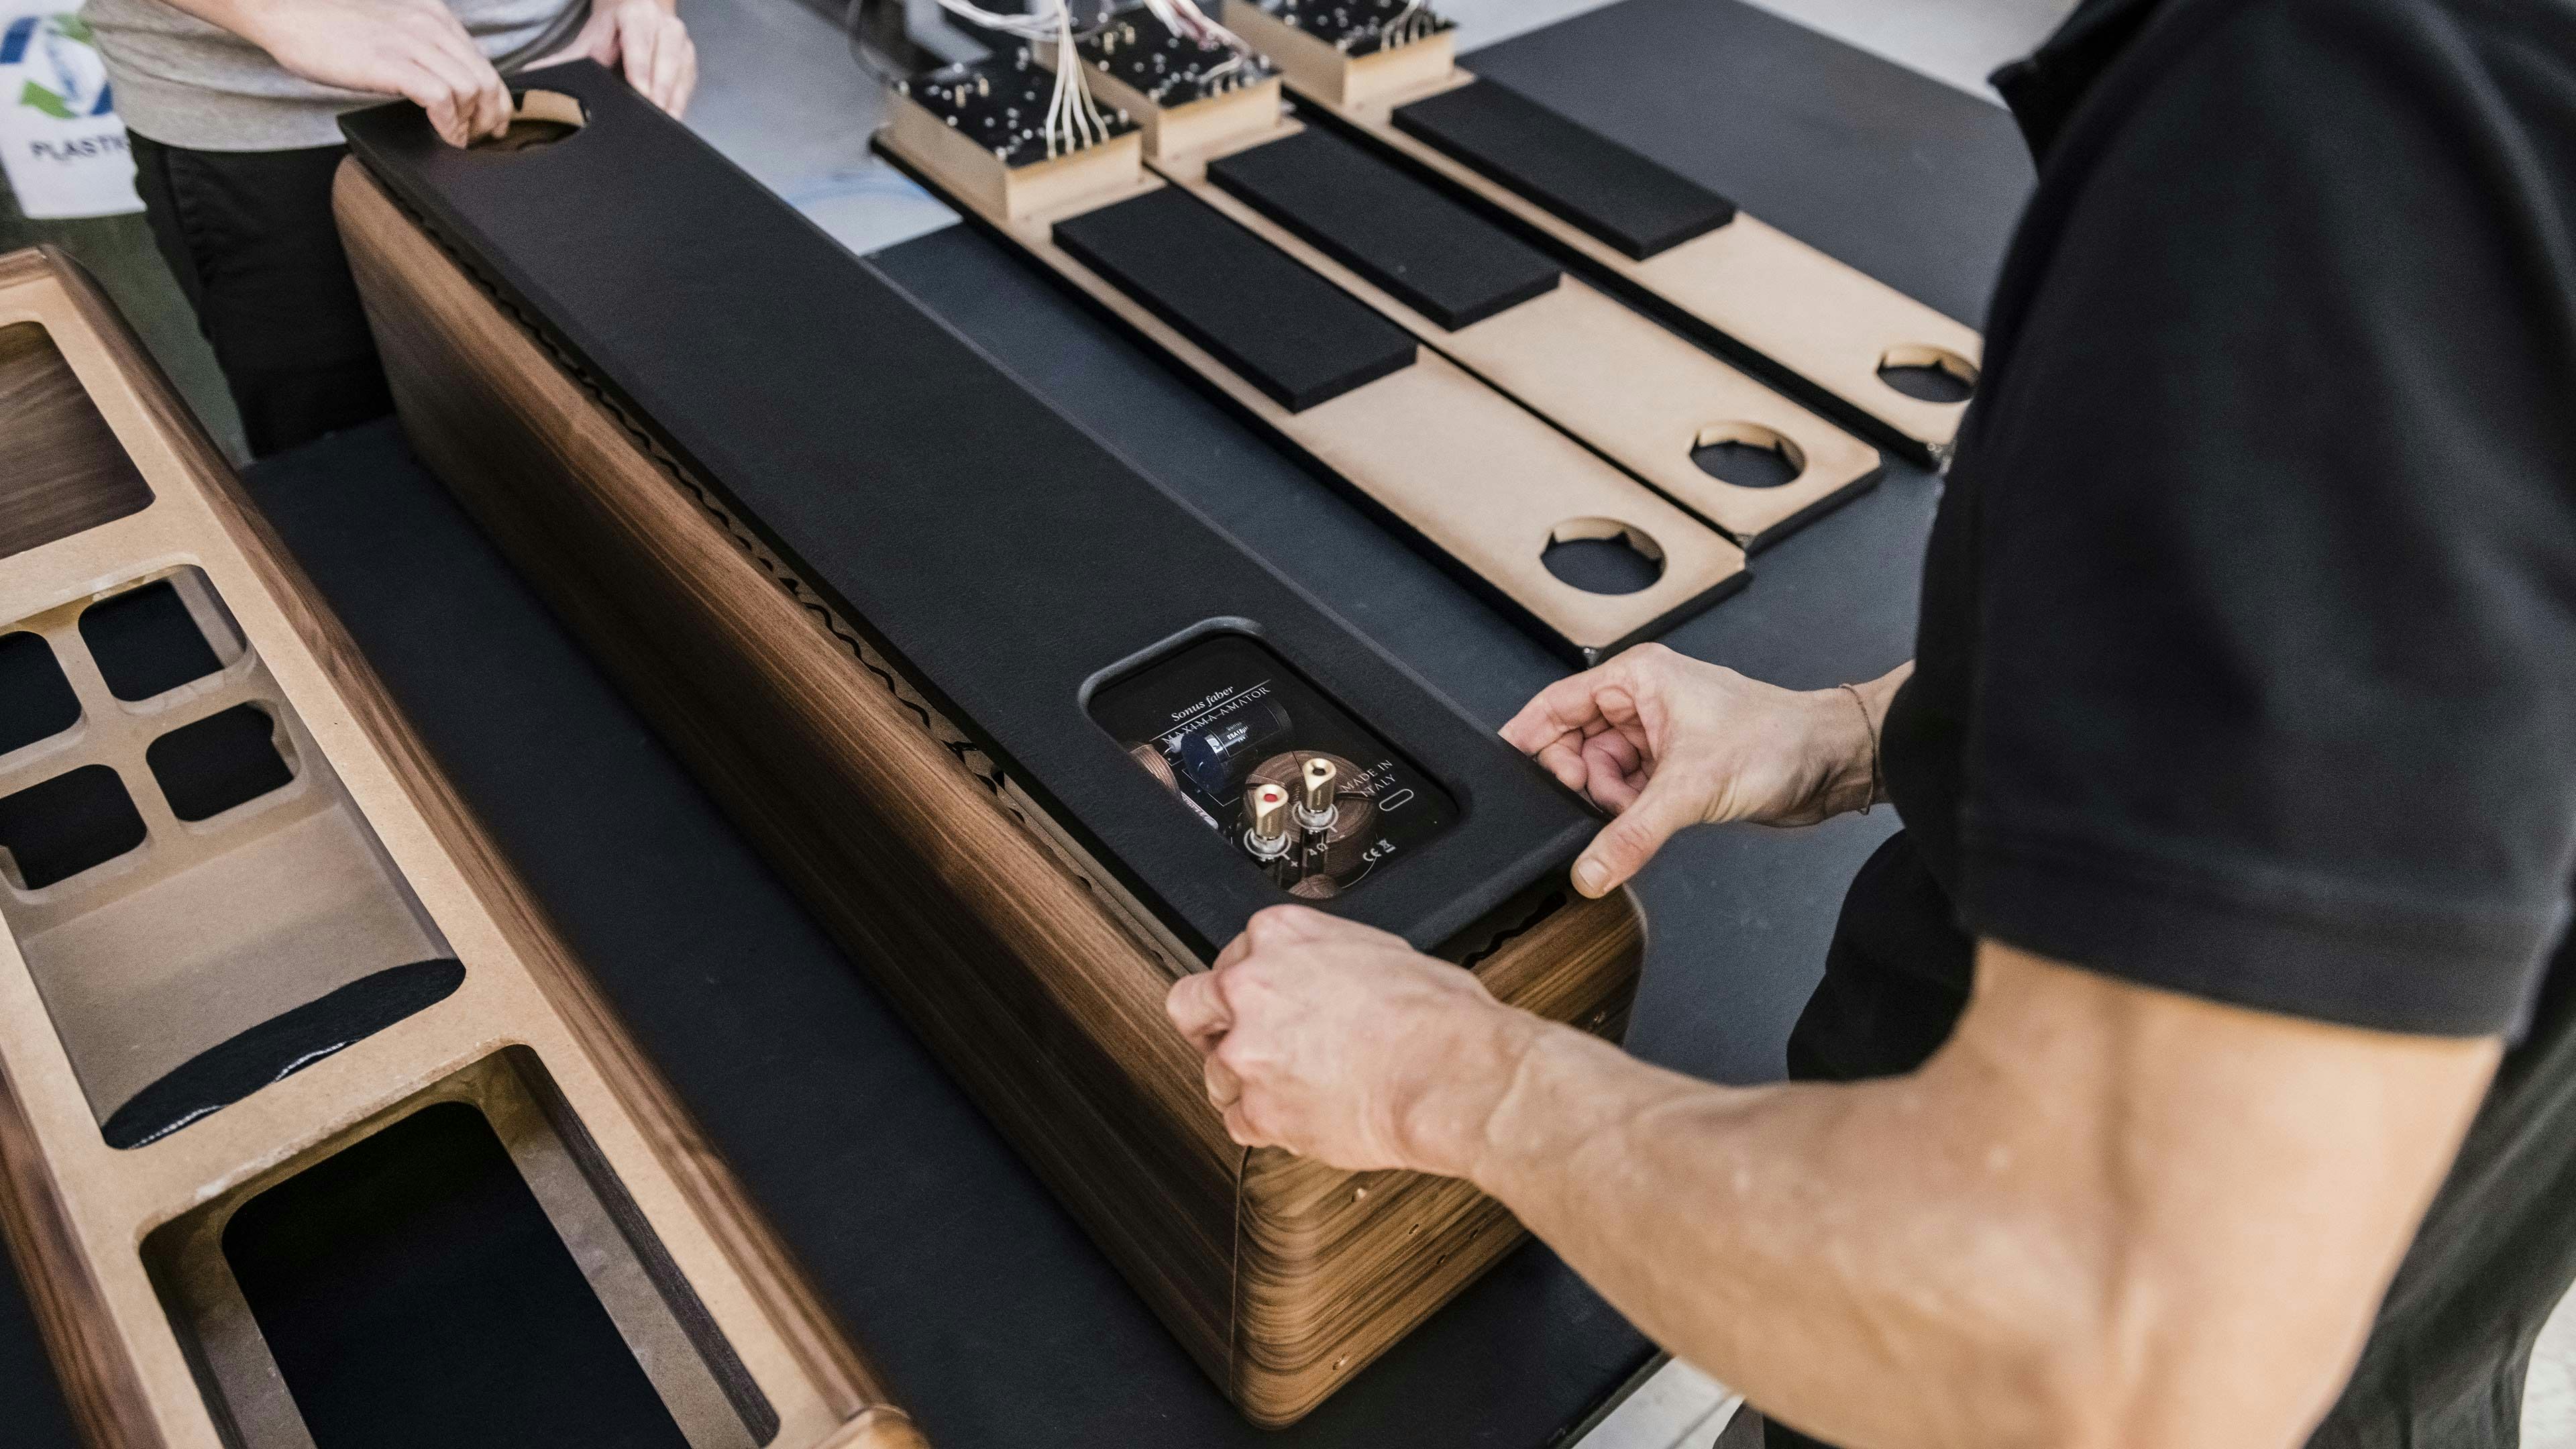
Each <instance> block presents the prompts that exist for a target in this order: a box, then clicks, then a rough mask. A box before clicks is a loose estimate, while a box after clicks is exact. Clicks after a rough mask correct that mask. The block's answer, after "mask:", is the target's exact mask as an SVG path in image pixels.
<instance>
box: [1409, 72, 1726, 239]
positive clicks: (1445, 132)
mask: <svg viewBox="0 0 2576 1449" xmlns="http://www.w3.org/2000/svg"><path fill="white" fill-rule="evenodd" d="M1395 124H1396V128H1397V129H1398V130H1401V131H1403V132H1405V133H1406V134H1408V135H1411V136H1415V137H1418V138H1420V139H1421V140H1424V141H1427V142H1429V143H1431V144H1432V145H1433V146H1436V147H1438V148H1439V149H1441V150H1443V151H1445V152H1447V153H1449V154H1450V155H1451V156H1454V157H1456V158H1457V159H1459V160H1460V161H1463V162H1465V163H1467V164H1468V165H1470V166H1473V167H1474V168H1476V169H1477V170H1479V171H1482V172H1484V173H1485V174H1486V175H1487V176H1490V177H1492V178H1494V179H1495V180H1496V181H1500V182H1502V183H1503V184H1504V185H1506V186H1509V187H1510V188H1512V189H1513V190H1515V191H1517V192H1520V193H1521V194H1522V195H1524V196H1526V197H1528V198H1529V199H1530V200H1532V201H1535V202H1537V203H1538V204H1539V205H1541V206H1544V207H1546V208H1547V209H1548V210H1550V211H1552V212H1555V213H1556V214H1557V215H1558V216H1560V217H1563V218H1564V219H1565V220H1566V221H1568V222H1571V223H1573V224H1574V225H1576V226H1578V227H1581V228H1582V229H1583V230H1585V231H1587V232H1590V233H1591V234H1592V235H1593V236H1595V237H1598V238H1600V239H1601V240H1602V241H1605V242H1607V243H1609V244H1610V245H1612V246H1614V247H1617V248H1618V249H1619V250H1621V251H1623V252H1625V253H1627V254H1628V255H1629V256H1631V257H1634V258H1636V259H1637V260H1639V261H1644V260H1645V259H1646V258H1648V257H1651V256H1653V255H1654V254H1656V253H1657V252H1660V251H1665V250H1667V249H1669V248H1672V247H1677V246H1679V245H1681V244H1682V243H1683V242H1686V241H1689V240H1690V239H1691V238H1692V237H1695V236H1700V235H1703V234H1705V233H1708V232H1712V231H1715V230H1717V229H1718V228H1719V227H1721V226H1724V225H1726V224H1727V223H1728V222H1730V221H1733V220H1735V203H1734V202H1732V201H1729V200H1727V199H1726V198H1725V197H1723V196H1720V195H1718V194H1717V193H1716V192H1714V191H1711V190H1709V189H1708V188H1707V187H1705V186H1702V185H1700V184H1699V183H1698V182H1696V181H1693V180H1691V179H1690V178H1689V177H1687V176H1683V175H1681V174H1680V173H1678V172H1676V171H1672V170H1670V169H1668V168H1666V167H1663V166H1660V165H1657V164H1656V163H1655V162H1652V161H1649V160H1647V159H1646V158H1645V157H1643V156H1640V155H1638V154H1637V153H1636V152H1634V151H1631V150H1629V149H1628V148H1627V147H1625V146H1622V145H1620V144H1619V143H1618V142H1616V141H1613V140H1611V139H1610V138H1609V137H1607V136H1604V135H1602V134H1601V133H1600V132H1598V131H1595V130H1592V129H1590V128H1589V127H1586V126H1583V125H1581V124H1578V123H1577V122H1575V121H1572V120H1569V119H1568V118H1567V117H1565V116H1564V115H1562V114H1560V113H1559V112H1556V111H1552V110H1549V109H1548V108H1547V107H1545V106H1542V105H1540V104H1539V103H1538V102H1536V101H1534V100H1531V99H1530V98H1529V97H1527V96H1525V95H1522V94H1521V93H1520V92H1518V91H1516V90H1513V89H1512V88H1511V87H1509V86H1506V85H1503V84H1501V83H1499V82H1496V81H1490V80H1477V81H1470V82H1468V83H1467V84H1466V85H1463V86H1460V87H1458V88H1457V89H1456V90H1451V91H1443V92H1441V93H1440V94H1439V95H1436V96H1432V97H1430V98H1429V99H1427V100H1419V101H1415V102H1414V103H1413V104H1411V105H1409V106H1399V107H1397V108H1396V111H1395Z"/></svg>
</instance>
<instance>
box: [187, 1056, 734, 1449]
mask: <svg viewBox="0 0 2576 1449" xmlns="http://www.w3.org/2000/svg"><path fill="white" fill-rule="evenodd" d="M224 1258H225V1260H226V1261H227V1262H228V1263H229V1264H230V1265H231V1267H232V1271H233V1277H234V1278H235V1279H237V1280H238V1281H239V1282H240V1284H241V1291H242V1297H243V1299H244V1300H246V1301H247V1302H248V1303H249V1305H250V1311H251V1316H252V1318H253V1319H255V1320H256V1321H257V1323H258V1325H259V1331H260V1335H261V1337H263V1338H264V1339H266V1340H267V1343H268V1349H269V1352H270V1353H271V1354H272V1355H274V1356H275V1358H276V1360H277V1367H278V1371H279V1373H280V1374H281V1375H282V1376H283V1377H284V1378H285V1380H286V1386H287V1388H288V1390H289V1391H290V1392H292V1393H293V1394H294V1396H295V1407H296V1408H297V1410H298V1411H300V1412H301V1413H302V1414H303V1416H304V1425H305V1427H306V1428H307V1429H308V1430H310V1431H311V1432H312V1435H313V1442H314V1444H315V1445H316V1446H318V1449H361V1446H363V1449H456V1446H458V1445H463V1444H472V1445H475V1446H477V1449H515V1446H524V1449H556V1446H561V1445H565V1444H616V1445H621V1446H632V1449H688V1441H687V1440H686V1439H684V1438H683V1437H682V1436H681V1434H680V1429H679V1426H678V1425H677V1424H675V1423H673V1422H672V1420H671V1414H670V1411H669V1410H668V1409H667V1408H665V1407H664V1406H663V1404H662V1400H661V1397H660V1395H659V1394H657V1393H655V1392H654V1389H653V1384H652V1381H651V1380H650V1379H647V1378H646V1377H645V1376H644V1370H643V1368H642V1367H641V1366H639V1365H638V1364H637V1363H636V1361H635V1355H634V1354H633V1353H632V1352H630V1351H629V1350H628V1349H627V1347H626V1343H625V1340H624V1339H623V1338H621V1337H620V1336H619V1335H618V1331H617V1325H616V1324H615V1323H614V1322H613V1321H612V1320H611V1319H610V1318H609V1316H608V1311H607V1310H606V1309H605V1308H602V1307H601V1306H600V1303H599V1299H598V1297H597V1296H596V1295H595V1294H593V1293H592V1292H591V1288H590V1284H589V1282H588V1281H587V1280H585V1279H584V1278H583V1277H582V1276H581V1269H580V1267H579V1266H577V1265H576V1264H575V1263H574V1262H573V1257H572V1254H571V1253H570V1252H569V1251H568V1250H566V1249H565V1247H564V1244H563V1240H562V1238H560V1237H558V1236H557V1235H556V1233H555V1229H554V1225H553V1224H552V1223H551V1222H549V1221H547V1219H546V1215H545V1210H544V1209H543V1208H541V1207H539V1206H538V1204H537V1199H536V1196H535V1195H534V1194H533V1193H531V1192H529V1191H528V1185H527V1183H526V1182H525V1181H523V1180H522V1179H521V1178H520V1176H519V1170H518V1167H517V1165H516V1164H514V1163H512V1162H511V1160H510V1155H509V1153H508V1151H507V1150H505V1149H504V1148H503V1147H502V1145H501V1140H500V1138H498V1137H497V1136H495V1135H493V1132H492V1128H491V1124H489V1123H488V1122H486V1121H484V1120H483V1114H482V1113H480V1112H478V1111H476V1110H475V1109H474V1108H472V1107H470V1106H467V1105H465V1104H464V1103H461V1102H442V1103H439V1104H438V1105H435V1106H431V1107H424V1108H422V1109H421V1110H420V1111H418V1112H415V1113H413V1114H412V1115H411V1116H409V1117H406V1118H404V1119H403V1120H402V1121H400V1122H397V1123H395V1124H394V1125H393V1126H391V1127H387V1128H385V1129H384V1130H383V1131H381V1132H378V1133H376V1134H375V1135H374V1136H372V1137H369V1138H367V1139H366V1140H364V1141H362V1142H359V1143H357V1144H356V1145H355V1146H352V1147H349V1148H348V1149H346V1150H344V1151H342V1152H340V1153H339V1154H338V1155H336V1156H334V1157H331V1158H329V1159H326V1160H325V1161H323V1162H321V1163H319V1164H317V1165H315V1166H313V1167H311V1168H308V1169H306V1170H305V1171H304V1172H302V1173H300V1174H298V1175H296V1176H294V1177H291V1178H288V1179H287V1180H286V1181H285V1182H283V1183H280V1184H278V1185H277V1186H276V1187H273V1188H270V1189H269V1190H268V1191H266V1192H264V1193H262V1194H260V1195H259V1196H258V1197H255V1198H253V1199H251V1200H250V1201H249V1202H248V1203H245V1204H244V1205H243V1206H242V1209H241V1211H240V1212H239V1213H237V1214H235V1215H234V1217H233V1220H232V1223H231V1225H230V1226H229V1227H228V1228H226V1229H225V1231H224Z"/></svg>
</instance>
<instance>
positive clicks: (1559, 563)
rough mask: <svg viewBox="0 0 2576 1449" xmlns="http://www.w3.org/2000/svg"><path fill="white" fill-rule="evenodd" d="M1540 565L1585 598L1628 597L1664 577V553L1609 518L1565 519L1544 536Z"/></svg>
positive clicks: (1636, 530)
mask: <svg viewBox="0 0 2576 1449" xmlns="http://www.w3.org/2000/svg"><path fill="white" fill-rule="evenodd" d="M1539 562H1541V563H1543V564H1545V565H1547V571H1548V572H1549V573H1551V574H1554V575H1555V576H1556V578H1557V580H1558V582H1560V583H1565V584H1569V585H1572V586H1573V587H1575V588H1578V589H1581V590H1583V591H1584V592H1585V593H1587V594H1633V593H1637V592H1640V591H1641V590H1645V589H1650V588H1653V587H1654V586H1655V581H1656V580H1657V579H1660V578H1662V577H1663V576H1664V550H1663V547H1662V546H1661V545H1659V544H1657V543H1656V542H1655V540H1654V537H1653V536H1652V535H1650V534H1648V533H1647V532H1646V531H1645V530H1644V529H1642V528H1638V527H1636V526H1634V525H1632V524H1626V523H1621V522H1619V521H1618V520H1616V519H1610V518H1569V519H1567V520H1566V521H1565V522H1563V523H1560V524H1558V525H1557V526H1556V527H1554V528H1552V529H1550V530H1548V535H1547V547H1546V548H1545V549H1543V550H1541V551H1540V553H1539Z"/></svg>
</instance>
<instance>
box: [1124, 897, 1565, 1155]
mask: <svg viewBox="0 0 2576 1449" xmlns="http://www.w3.org/2000/svg"><path fill="white" fill-rule="evenodd" d="M1165 1006H1166V1008H1167V1009H1168V1010H1169V1011H1170V1012H1171V1015H1172V1021H1173V1024H1174V1025H1176V1026H1178V1027H1179V1028H1180V1029H1181V1034H1182V1035H1184V1036H1186V1037H1188V1038H1189V1039H1190V1041H1191V1043H1192V1044H1193V1045H1195V1046H1197V1047H1198V1049H1199V1050H1200V1052H1202V1053H1203V1054H1205V1056H1206V1058H1207V1089H1208V1100H1209V1101H1210V1102H1211V1103H1213V1104H1215V1106H1216V1107H1217V1109H1218V1110H1219V1111H1221V1112H1223V1113H1224V1114H1225V1127H1226V1132H1227V1133H1228V1134H1229V1135H1230V1136H1232V1137H1233V1138H1234V1140H1235V1141H1237V1142H1240V1143H1242V1144H1243V1145H1245V1146H1247V1147H1285V1148H1287V1149H1288V1150H1289V1151H1291V1152H1295V1153H1298V1154H1300V1155H1301V1156H1306V1157H1313V1158H1318V1159H1321V1160H1322V1161H1324V1162H1328V1163H1330V1164H1332V1165H1333V1166H1335V1167H1340V1168H1347V1169H1350V1170H1353V1171H1375V1170H1378V1169H1381V1168H1395V1167H1403V1168H1412V1169H1415V1170H1417V1171H1421V1172H1432V1173H1439V1174H1441V1175H1443V1176H1449V1177H1461V1176H1465V1175H1466V1174H1467V1173H1468V1172H1469V1171H1470V1170H1471V1169H1472V1168H1473V1166H1474V1163H1473V1161H1472V1158H1473V1156H1474V1151H1475V1144H1476V1143H1478V1142H1479V1141H1481V1140H1482V1138H1483V1135H1484V1124H1485V1120H1486V1119H1487V1118H1489V1117H1491V1116H1492V1115H1493V1112H1494V1107H1495V1104H1496V1103H1498V1102H1499V1101H1500V1100H1501V1099H1502V1096H1503V1094H1504V1092H1505V1091H1507V1090H1508V1089H1509V1087H1510V1085H1511V1080H1512V1073H1513V1070H1514V1068H1515V1067H1516V1065H1517V1064H1518V1062H1519V1059H1520V1054H1521V1052H1522V1051H1523V1050H1525V1049H1526V1047H1527V1044H1528V1043H1529V1041H1530V1039H1531V1038H1532V1037H1534V1036H1536V1035H1537V1034H1538V1033H1540V1032H1542V1031H1544V1030H1545V1029H1546V1028H1545V1027H1544V1026H1543V1025H1542V1024H1541V1023H1540V1022H1539V1021H1538V1019H1537V1018H1535V1017H1532V1016H1530V1015H1529V1014H1528V1013H1526V1012H1520V1011H1514V1010H1512V1009H1510V1008H1508V1007H1506V1006H1503V1005H1502V1004H1500V1003H1499V1002H1497V1001H1495V1000H1494V998H1493V997H1491V996H1489V995H1487V994H1486V992H1485V988H1484V986H1483V985H1482V984H1481V983H1479V982H1478V981H1477V980H1476V978H1475V977H1474V976H1473V975H1471V974H1470V973H1468V972H1465V971H1462V970H1460V969H1458V968H1457V967H1455V966H1451V965H1448V964H1447V963H1445V962H1441V961H1434V960H1432V959H1431V958H1430V957H1427V956H1423V955H1420V954H1418V953H1416V952H1415V951H1414V950H1413V948H1411V947H1410V946H1407V945H1406V944H1405V943H1404V940H1403V938H1401V937H1398V936H1392V935H1389V934H1387V933H1386V932H1384V931H1380V930H1376V929H1374V928H1371V927H1368V926H1362V925H1358V924H1355V923H1353V922H1350V921H1345V920H1342V919H1340V918H1339V917H1336V916H1328V915H1325V914H1324V913H1323V912H1321V911H1317V910H1311V909H1309V908H1307V907H1305V906H1273V907H1271V908H1270V909H1269V910H1266V911H1263V912H1262V913H1261V914H1259V915H1257V916H1254V917H1253V918H1252V922H1251V924H1250V925H1249V926H1247V927H1246V928H1245V929H1244V932H1243V934H1242V935H1240V936H1237V937H1236V938H1235V939H1234V941H1233V943H1232V944H1231V945H1229V946H1227V947H1226V948H1225V950H1224V952H1223V953H1221V954H1220V955H1219V956H1218V957H1217V958H1216V965H1215V967H1214V969H1212V970H1209V971H1204V972H1200V973H1198V974H1196V975H1191V976H1185V977H1183V978H1181V980H1180V981H1179V982H1177V983H1175V984H1174V985H1173V987H1172V990H1171V994H1170V996H1169V997H1168V998H1167V999H1166V1001H1165Z"/></svg>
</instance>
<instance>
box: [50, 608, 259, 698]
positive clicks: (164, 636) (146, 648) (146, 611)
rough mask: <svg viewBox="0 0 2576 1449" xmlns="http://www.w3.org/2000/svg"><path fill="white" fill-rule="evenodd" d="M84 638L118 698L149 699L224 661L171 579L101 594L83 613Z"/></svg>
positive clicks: (208, 671)
mask: <svg viewBox="0 0 2576 1449" xmlns="http://www.w3.org/2000/svg"><path fill="white" fill-rule="evenodd" d="M80 632H81V640H82V642H84V643H86V644H88V645H89V653H90V658H91V659H93V660H95V661H96V662H97V664H98V672H99V674H100V676H101V677H103V678H104V679H106V680H107V690H108V693H110V694H113V695H115V696H116V697H117V698H119V699H127V700H134V699H150V698H152V697H153V696H155V695H161V694H167V693H169V692H170V691H171V690H174V689H177V688H178V687H179V686H180V685H183V684H187V683H191V682H193V681H195V680H199V679H203V678H205V677H206V676H207V675H209V674H212V673H214V672H215V671H216V670H218V669H221V668H223V667H224V662H223V661H222V660H221V659H218V658H216V657H215V647H214V646H213V645H212V644H209V643H208V642H206V633H205V631H204V630H203V629H200V628H198V627H197V621H196V620H195V619H194V618H192V617H190V615H189V613H188V604H187V601H186V600H184V599H182V598H180V597H179V591H178V589H177V588H175V587H173V586H172V585H171V583H170V581H169V580H168V579H159V580H156V581H154V582H152V583H148V584H145V585H144V586H143V587H141V588H139V589H128V590H126V591H125V592H124V593H121V594H118V595H117V596H116V597H114V598H112V599H101V600H100V601H99V602H97V603H95V604H92V605H90V606H89V608H88V609H86V610H84V611H83V612H82V614H81V616H80Z"/></svg>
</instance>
